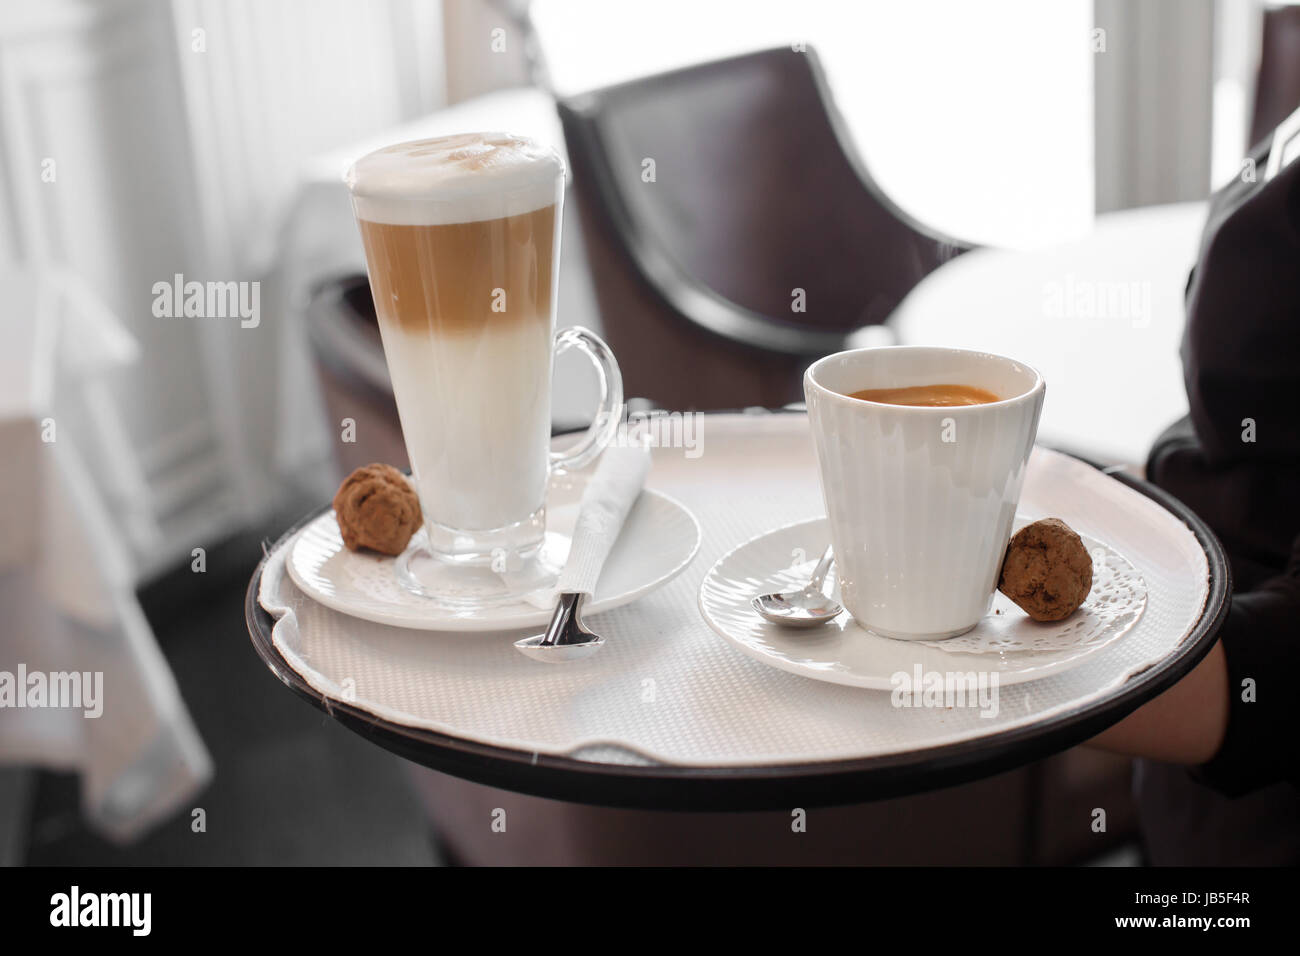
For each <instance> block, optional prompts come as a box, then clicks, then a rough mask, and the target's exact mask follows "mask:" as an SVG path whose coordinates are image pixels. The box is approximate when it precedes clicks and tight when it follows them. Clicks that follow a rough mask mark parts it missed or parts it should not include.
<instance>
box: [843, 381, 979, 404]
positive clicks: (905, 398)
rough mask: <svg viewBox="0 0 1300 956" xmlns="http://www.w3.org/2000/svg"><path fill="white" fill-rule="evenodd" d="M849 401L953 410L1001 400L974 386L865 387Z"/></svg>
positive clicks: (851, 395)
mask: <svg viewBox="0 0 1300 956" xmlns="http://www.w3.org/2000/svg"><path fill="white" fill-rule="evenodd" d="M848 395H849V397H850V398H857V399H860V400H862V401H864V402H876V403H877V404H881V405H920V406H925V407H930V408H951V407H954V406H958V405H987V404H989V403H990V402H1000V401H1002V399H1001V398H1000V397H999V396H997V395H994V394H993V393H992V392H990V391H989V390H988V389H985V388H978V387H976V386H974V385H950V384H946V383H945V384H935V385H909V386H906V387H904V388H864V389H862V390H860V391H857V392H849V393H848Z"/></svg>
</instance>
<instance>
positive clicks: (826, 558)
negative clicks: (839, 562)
mask: <svg viewBox="0 0 1300 956" xmlns="http://www.w3.org/2000/svg"><path fill="white" fill-rule="evenodd" d="M834 560H835V551H834V550H833V549H832V548H831V546H830V545H829V544H828V545H827V546H826V551H825V553H824V554H822V559H821V560H820V561H818V562H817V567H815V568H813V573H812V577H811V578H809V579H808V586H809V587H810V588H812V589H813V590H815V591H820V590H821V589H822V584H823V583H825V581H826V572H827V571H829V570H830V569H831V562H832V561H834Z"/></svg>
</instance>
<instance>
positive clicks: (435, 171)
mask: <svg viewBox="0 0 1300 956" xmlns="http://www.w3.org/2000/svg"><path fill="white" fill-rule="evenodd" d="M563 176H564V162H563V161H562V160H561V159H560V157H559V155H558V154H557V153H556V152H555V151H554V150H552V149H549V148H548V147H545V146H542V145H540V144H538V143H536V142H534V141H533V140H531V139H528V138H527V137H525V136H516V135H513V134H511V133H462V134H460V135H457V136H442V137H439V138H437V139H422V140H416V141H415V142H410V143H398V144H396V145H394V146H386V147H384V148H383V149H380V150H376V151H375V152H373V153H368V154H367V155H365V156H363V157H361V158H360V159H359V160H357V161H356V162H355V163H353V164H352V167H351V168H350V169H349V170H348V171H347V174H346V175H345V176H344V180H345V181H346V182H347V184H348V188H349V189H350V190H351V191H352V204H353V208H354V209H355V210H356V214H357V216H358V218H361V219H366V220H369V221H370V222H381V223H391V224H393V225H400V226H421V225H424V226H439V225H448V224H451V223H458V222H478V221H481V220H484V219H496V218H498V217H502V216H516V215H521V214H523V213H526V212H532V211H533V210H536V209H541V208H542V207H544V206H550V205H553V204H554V203H556V202H558V201H559V198H560V195H561V190H562V188H563Z"/></svg>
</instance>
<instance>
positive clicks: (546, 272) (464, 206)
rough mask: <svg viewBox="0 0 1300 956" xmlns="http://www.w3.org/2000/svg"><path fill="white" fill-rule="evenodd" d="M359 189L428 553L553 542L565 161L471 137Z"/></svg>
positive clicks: (367, 165) (392, 158) (417, 145)
mask: <svg viewBox="0 0 1300 956" xmlns="http://www.w3.org/2000/svg"><path fill="white" fill-rule="evenodd" d="M347 181H348V185H349V187H350V188H351V190H352V196H353V206H354V209H355V212H356V216H357V222H358V225H359V227H360V230H361V238H362V242H363V244H364V246H365V253H366V262H367V266H368V271H369V273H370V287H371V291H372V292H373V294H374V300H375V308H376V311H377V313H378V317H379V328H380V332H381V335H382V337H383V343H384V354H385V355H386V357H387V360H388V369H389V373H390V375H391V377H392V382H393V391H394V394H395V397H396V400H397V408H398V414H399V416H400V418H401V424H402V432H403V435H404V436H405V440H406V447H407V451H408V453H409V455H410V459H411V466H412V470H413V472H414V475H415V479H416V485H417V488H418V491H419V495H420V502H421V507H422V509H423V511H424V515H425V519H426V526H427V529H428V531H429V538H430V542H431V544H432V545H433V547H434V549H435V550H442V551H444V552H446V553H449V554H454V553H455V552H456V551H457V550H458V545H457V540H463V539H468V538H473V537H475V536H476V535H477V534H478V533H480V532H481V533H484V534H485V535H486V536H487V537H485V538H484V540H489V539H490V537H491V533H495V532H501V533H502V534H504V535H505V537H504V538H502V540H505V541H511V542H524V543H526V542H527V541H528V540H531V539H534V538H540V536H541V533H542V530H543V528H544V524H543V521H544V519H543V517H542V510H541V509H542V504H543V501H544V497H545V489H546V482H547V450H548V448H549V440H550V406H551V402H550V391H551V350H552V334H553V329H554V323H555V290H556V284H557V278H558V275H557V270H558V233H559V228H560V204H561V197H562V195H563V165H562V163H561V161H560V158H559V157H558V156H557V155H556V154H555V153H554V152H553V151H552V150H549V149H545V148H542V147H540V146H538V145H537V144H535V143H533V142H531V141H530V140H527V139H524V138H522V137H517V136H511V135H509V134H504V133H474V134H466V135H462V136H451V137H444V138H441V139H433V140H422V141H419V142H413V143H402V144H399V145H397V146H392V147H389V148H387V149H382V150H379V151H378V152H374V153H371V154H369V155H368V156H365V157H363V158H362V159H361V160H359V161H358V162H357V163H356V164H355V165H354V166H353V167H352V168H351V170H349V172H348V175H347ZM467 532H468V533H469V534H467ZM469 550H470V551H472V550H473V549H472V548H470V549H469Z"/></svg>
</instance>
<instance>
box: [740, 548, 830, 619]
mask: <svg viewBox="0 0 1300 956" xmlns="http://www.w3.org/2000/svg"><path fill="white" fill-rule="evenodd" d="M834 559H835V554H834V552H833V551H832V550H831V548H829V547H827V549H826V551H825V553H824V554H823V555H822V559H821V560H820V561H818V562H817V567H816V568H814V569H813V573H812V577H811V578H810V579H809V581H808V583H807V584H806V585H804V586H803V587H802V588H799V589H797V590H794V591H774V592H772V593H770V594H760V595H758V596H757V597H755V598H753V599H752V600H750V602H749V604H750V607H752V608H753V609H754V610H755V611H756V612H758V614H759V616H760V617H762V618H763V619H764V620H767V621H771V622H772V623H773V624H780V625H782V626H783V627H816V626H817V625H819V624H825V623H826V622H827V621H831V620H834V619H835V618H836V617H838V616H839V615H840V613H841V612H842V611H843V610H844V607H843V606H842V605H841V604H840V603H839V602H838V601H835V600H834V599H833V598H829V597H827V596H826V595H825V594H823V593H822V585H823V584H824V583H825V581H826V573H827V572H828V571H829V570H830V567H831V562H832V561H833V560H834Z"/></svg>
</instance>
